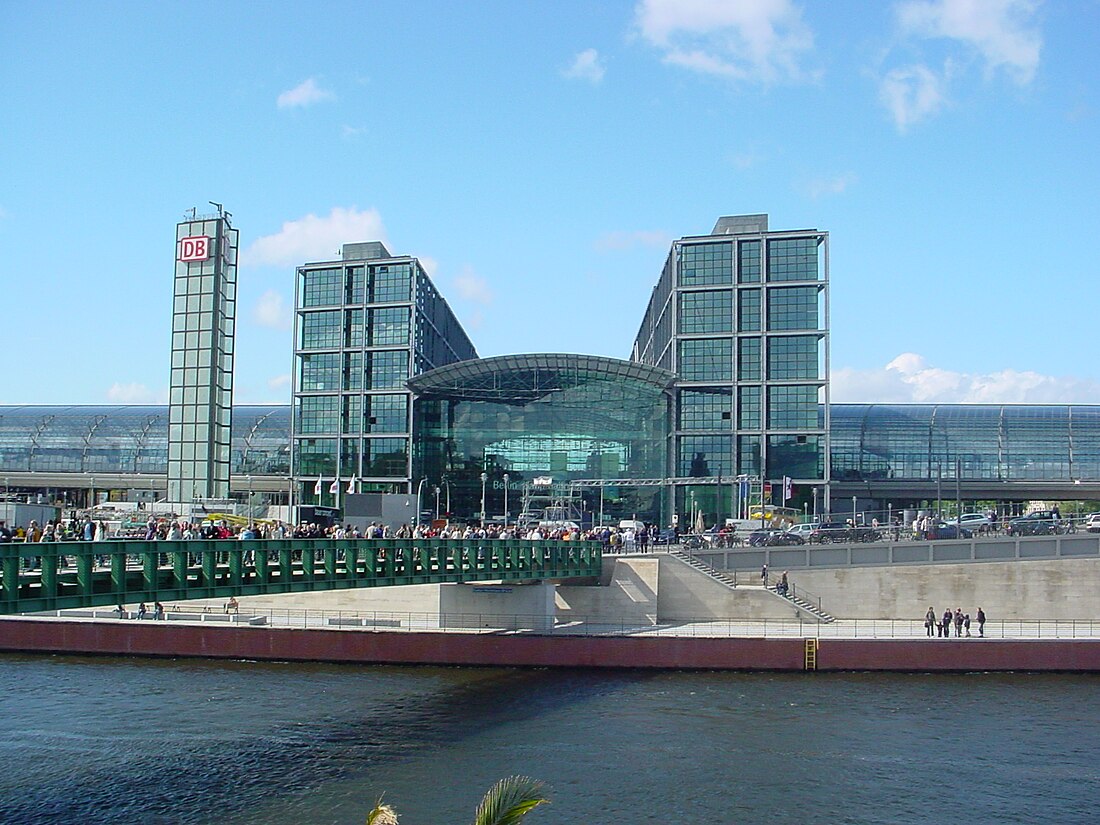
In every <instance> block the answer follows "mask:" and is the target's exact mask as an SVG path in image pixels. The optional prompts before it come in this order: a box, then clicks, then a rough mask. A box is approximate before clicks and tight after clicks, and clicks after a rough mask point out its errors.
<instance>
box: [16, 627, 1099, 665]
mask: <svg viewBox="0 0 1100 825" xmlns="http://www.w3.org/2000/svg"><path fill="white" fill-rule="evenodd" d="M804 645H805V642H804V640H802V639H728V638H696V637H684V638H677V637H648V638H647V637H638V636H610V637H608V636H600V637H585V636H549V635H545V636H543V635H534V634H532V635H526V634H517V635H496V634H479V633H404V632H375V631H363V630H300V629H291V628H267V627H244V628H241V627H212V626H209V625H207V626H202V625H182V624H180V625H178V624H174V623H149V624H140V623H137V622H130V621H104V622H96V621H87V620H64V619H27V618H7V619H0V651H7V652H16V651H18V652H38V653H69V654H100V655H111V656H159V657H166V656H167V657H202V658H215V659H255V660H259V661H323V662H338V663H355V664H420V665H485V666H498V667H598V668H605V667H607V668H615V667H629V668H665V669H668V668H677V669H706V670H780V671H800V670H804V669H805V660H804ZM817 669H818V670H819V671H830V670H865V671H899V672H900V671H921V672H931V671H976V670H978V671H1009V670H1014V671H1076V672H1100V640H1030V641H1027V640H1025V641H1014V640H1012V641H1010V640H993V639H981V640H975V639H966V640H962V639H960V640H957V641H952V640H946V641H944V640H934V639H933V640H854V639H850V640H846V639H832V640H830V639H824V640H821V642H820V647H819V649H818V653H817Z"/></svg>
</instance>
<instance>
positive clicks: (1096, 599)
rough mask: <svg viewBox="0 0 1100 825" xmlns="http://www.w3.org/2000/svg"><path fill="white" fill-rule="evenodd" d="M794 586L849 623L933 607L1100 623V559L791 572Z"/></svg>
mask: <svg viewBox="0 0 1100 825" xmlns="http://www.w3.org/2000/svg"><path fill="white" fill-rule="evenodd" d="M772 572H773V576H775V575H778V573H779V572H780V571H772ZM790 580H791V582H792V583H793V584H794V586H795V589H796V590H797V589H798V588H800V587H801V588H804V589H806V590H808V591H810V592H811V593H813V594H814V595H816V596H819V597H820V598H821V606H822V608H823V609H824V610H826V611H828V612H829V613H832V614H833V615H834V616H838V617H842V618H845V619H903V618H911V619H920V618H922V617H923V616H924V613H925V611H927V610H928V607H929V606H930V605H931V606H932V607H934V608H936V609H937V610H938V611H939V612H940V613H941V614H942V613H943V611H944V609H945V608H948V607H950V608H951V609H952V610H953V609H955V608H956V607H962V609H963V612H964V613H969V614H970V616H971V618H972V619H973V618H974V616H975V615H976V614H977V610H978V607H979V606H980V607H981V608H982V609H983V610H985V614H986V616H987V617H988V618H989V619H990V620H991V621H1000V620H1002V619H1004V620H1012V619H1022V620H1027V619H1100V595H1098V594H1100V559H1056V560H1044V561H1012V562H981V563H974V564H922V565H893V566H890V567H844V568H835V569H823V570H792V571H790Z"/></svg>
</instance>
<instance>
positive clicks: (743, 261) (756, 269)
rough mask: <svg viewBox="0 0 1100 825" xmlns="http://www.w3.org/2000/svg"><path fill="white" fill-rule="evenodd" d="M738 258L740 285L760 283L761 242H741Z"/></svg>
mask: <svg viewBox="0 0 1100 825" xmlns="http://www.w3.org/2000/svg"><path fill="white" fill-rule="evenodd" d="M738 256H739V258H738V268H737V272H738V283H742V284H758V283H760V241H741V245H740V247H739V248H738Z"/></svg>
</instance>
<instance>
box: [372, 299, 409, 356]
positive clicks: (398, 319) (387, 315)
mask: <svg viewBox="0 0 1100 825" xmlns="http://www.w3.org/2000/svg"><path fill="white" fill-rule="evenodd" d="M368 323H369V324H370V329H369V332H368V340H367V344H368V345H369V346H372V347H378V346H385V345H386V344H408V343H409V310H408V308H406V307H392V308H388V309H372V310H369V320H368Z"/></svg>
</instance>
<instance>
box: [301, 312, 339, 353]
mask: <svg viewBox="0 0 1100 825" xmlns="http://www.w3.org/2000/svg"><path fill="white" fill-rule="evenodd" d="M341 314H342V313H341V312H340V310H333V311H330V312H306V313H304V314H303V315H302V328H301V335H302V343H301V349H326V348H333V347H338V346H340V337H341V331H342V325H341V323H340V320H341V318H340V316H341Z"/></svg>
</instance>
